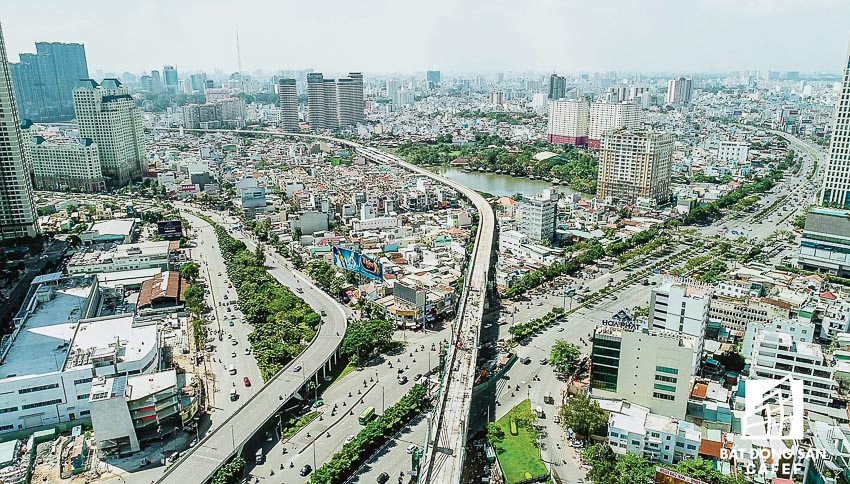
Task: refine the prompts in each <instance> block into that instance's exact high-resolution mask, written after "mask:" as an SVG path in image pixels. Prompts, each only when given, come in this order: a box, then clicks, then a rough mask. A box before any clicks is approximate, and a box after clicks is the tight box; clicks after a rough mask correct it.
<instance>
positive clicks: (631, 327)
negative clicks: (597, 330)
mask: <svg viewBox="0 0 850 484" xmlns="http://www.w3.org/2000/svg"><path fill="white" fill-rule="evenodd" d="M601 324H602V326H608V327H609V328H617V329H625V330H626V331H638V330H639V329H640V325H639V324H637V323H633V322H631V321H617V320H616V319H603V320H602V323H601Z"/></svg>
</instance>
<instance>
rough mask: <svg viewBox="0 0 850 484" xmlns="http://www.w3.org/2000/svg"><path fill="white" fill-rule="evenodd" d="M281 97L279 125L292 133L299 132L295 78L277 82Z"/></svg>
mask: <svg viewBox="0 0 850 484" xmlns="http://www.w3.org/2000/svg"><path fill="white" fill-rule="evenodd" d="M277 86H278V96H279V97H280V122H279V124H278V127H280V128H281V129H283V130H284V131H287V132H290V133H297V132H298V90H297V87H296V84H295V79H281V80H279V81H278V83H277Z"/></svg>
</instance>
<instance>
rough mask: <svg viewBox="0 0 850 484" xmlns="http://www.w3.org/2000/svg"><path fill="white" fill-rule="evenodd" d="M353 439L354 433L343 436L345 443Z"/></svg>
mask: <svg viewBox="0 0 850 484" xmlns="http://www.w3.org/2000/svg"><path fill="white" fill-rule="evenodd" d="M353 440H354V434H349V436H348V437H346V438H345V443H346V444H348V443H350V442H352V441H353Z"/></svg>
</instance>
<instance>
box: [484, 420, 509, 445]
mask: <svg viewBox="0 0 850 484" xmlns="http://www.w3.org/2000/svg"><path fill="white" fill-rule="evenodd" d="M504 439H505V431H504V430H502V427H500V426H499V424H497V423H496V422H490V423H488V424H487V440H488V441H490V443H491V444H495V443H497V442H501V441H503V440H504Z"/></svg>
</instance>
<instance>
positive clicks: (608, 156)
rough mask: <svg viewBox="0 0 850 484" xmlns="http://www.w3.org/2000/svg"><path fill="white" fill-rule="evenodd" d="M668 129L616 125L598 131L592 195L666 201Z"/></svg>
mask: <svg viewBox="0 0 850 484" xmlns="http://www.w3.org/2000/svg"><path fill="white" fill-rule="evenodd" d="M674 141H675V138H674V136H673V134H672V133H662V132H654V131H633V130H628V129H619V130H614V131H608V132H606V133H605V134H603V135H602V144H601V146H600V148H601V149H600V153H599V175H598V178H597V187H596V197H597V198H598V199H609V200H612V201H614V202H619V203H626V204H634V203H636V202H637V203H639V204H645V205H650V206H654V205H663V204H665V203H668V202H669V201H670V196H671V195H672V191H671V188H670V176H671V171H672V167H673V142H674Z"/></svg>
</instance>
